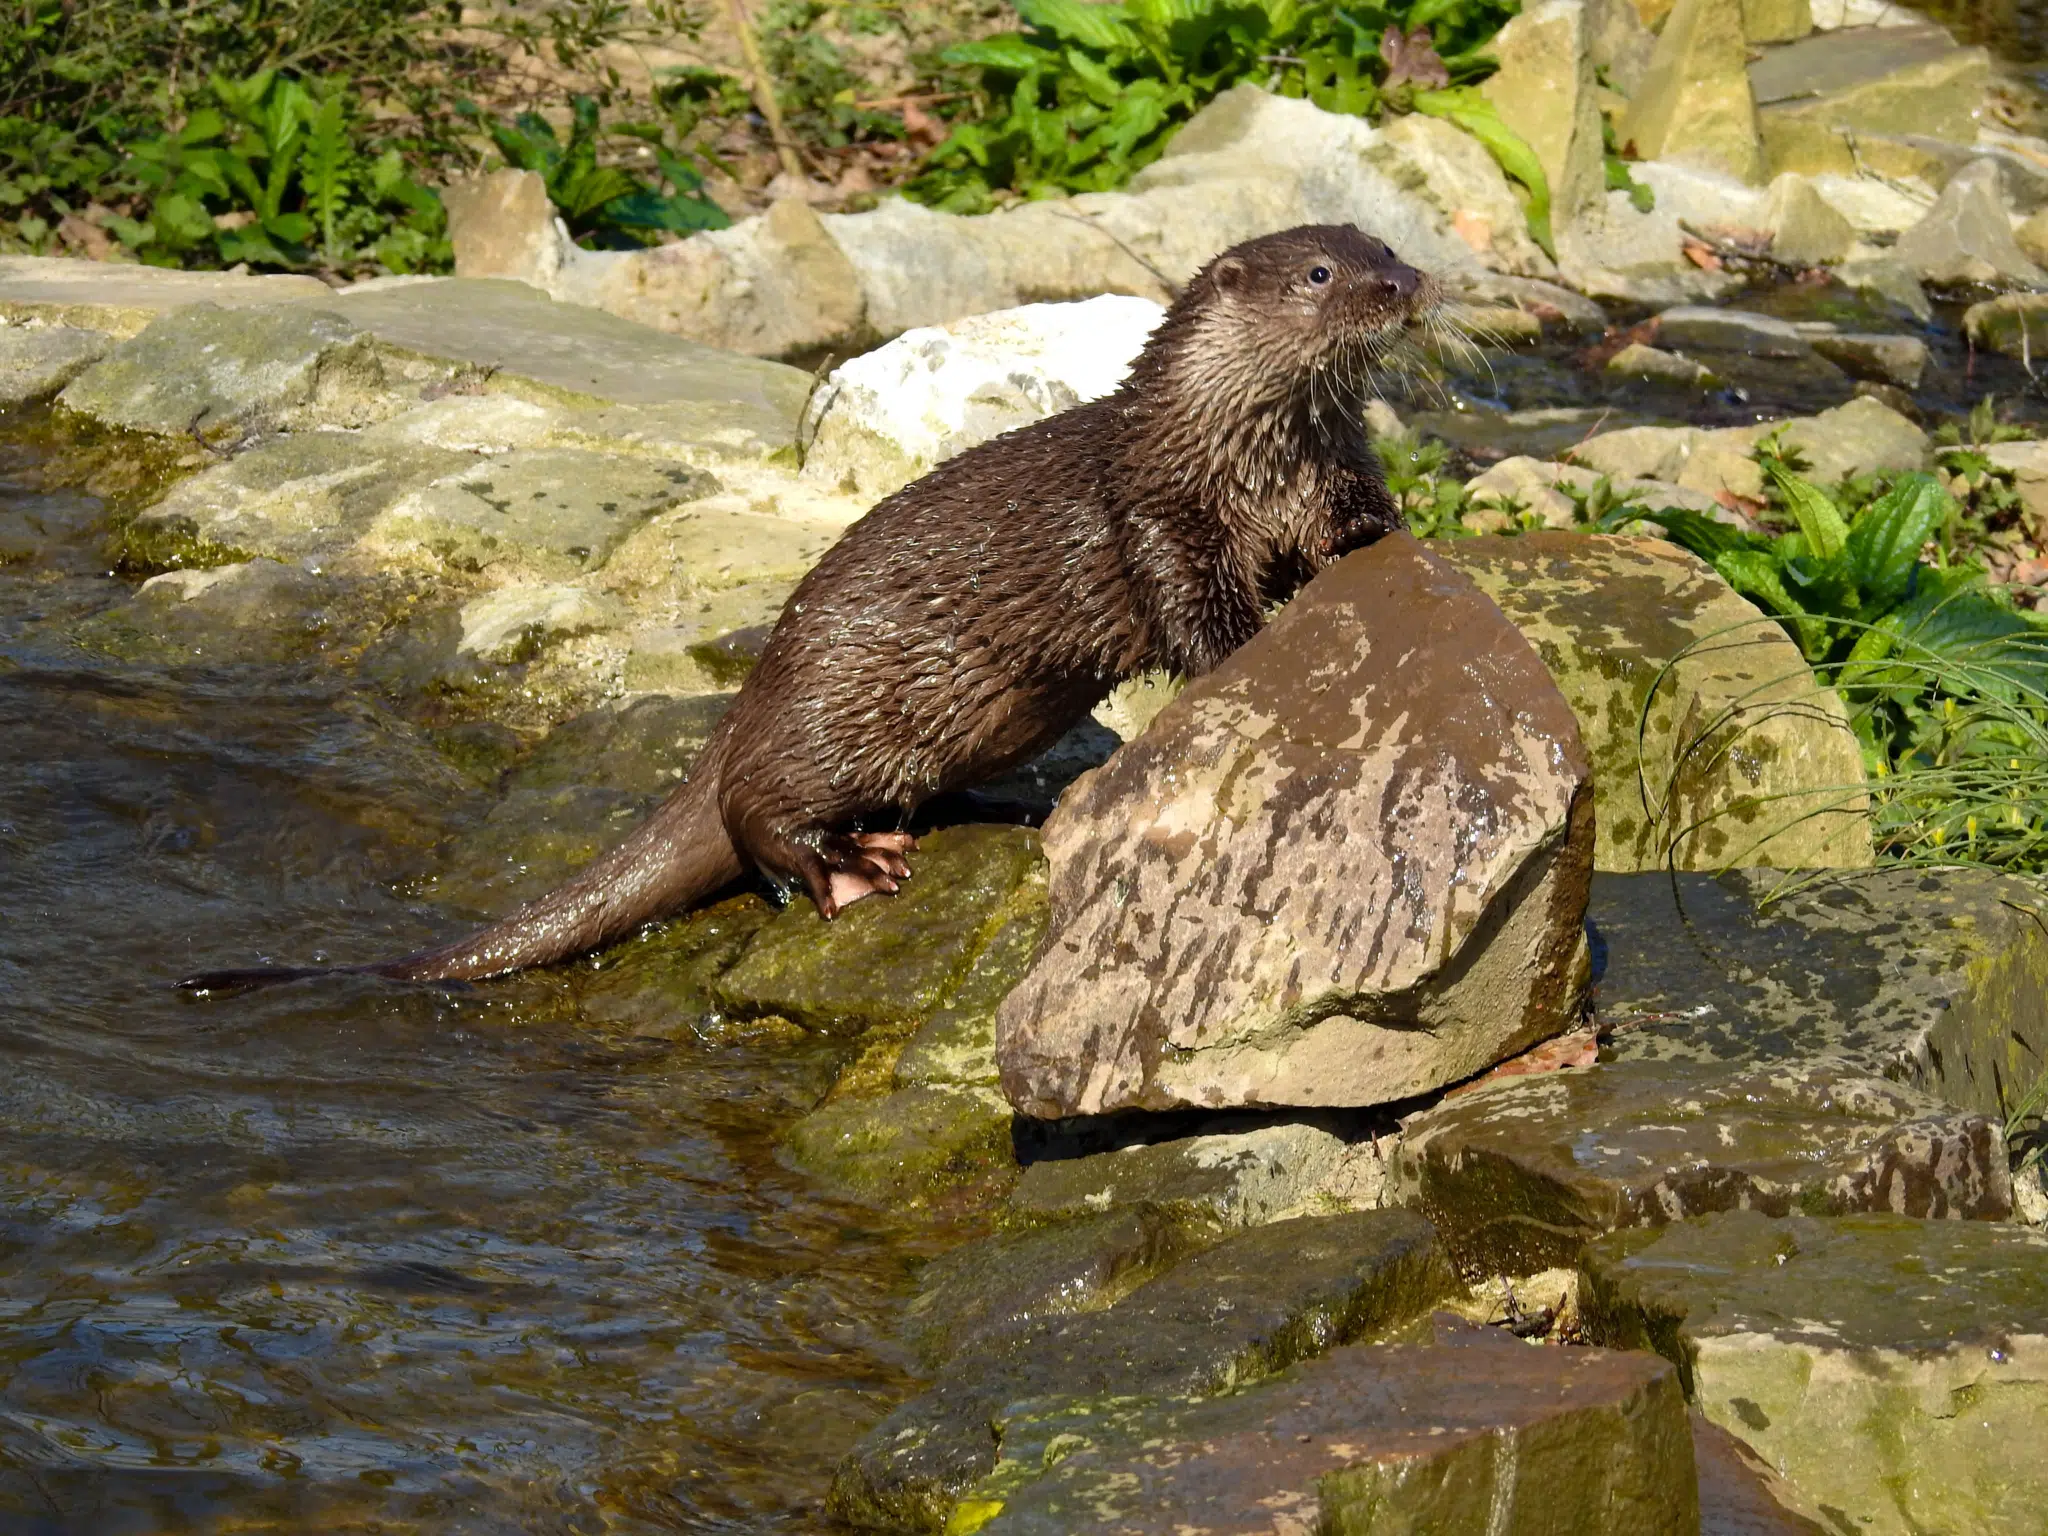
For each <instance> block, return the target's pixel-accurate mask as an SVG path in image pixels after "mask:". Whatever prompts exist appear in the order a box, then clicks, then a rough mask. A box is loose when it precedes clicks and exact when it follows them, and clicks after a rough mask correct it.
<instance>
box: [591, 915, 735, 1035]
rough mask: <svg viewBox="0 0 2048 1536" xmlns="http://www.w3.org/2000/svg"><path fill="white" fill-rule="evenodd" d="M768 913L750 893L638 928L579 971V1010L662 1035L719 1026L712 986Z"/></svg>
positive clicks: (600, 1020)
mask: <svg viewBox="0 0 2048 1536" xmlns="http://www.w3.org/2000/svg"><path fill="white" fill-rule="evenodd" d="M774 916H775V909H774V908H773V907H772V906H770V905H769V904H768V903H767V902H765V901H763V900H762V899H761V898H760V897H759V896H755V895H752V894H751V893H750V894H747V895H744V896H734V897H732V898H730V899H729V900H726V901H721V902H719V903H717V904H716V905H714V906H710V907H706V908H704V909H702V910H701V911H697V912H692V913H690V914H689V915H688V916H686V917H680V918H677V919H675V920H674V921H671V922H666V923H659V924H656V925H654V926H652V927H649V928H646V929H643V930H642V931H641V932H639V933H637V934H635V935H633V936H632V937H631V938H628V939H625V940H623V941H621V942H620V943H618V944H615V945H613V946H612V947H611V948H609V949H607V950H605V951H603V952H602V953H601V954H599V955H597V956H595V957H593V958H592V960H591V961H590V962H589V964H588V965H587V966H586V967H584V968H581V969H579V971H578V972H577V974H576V975H575V978H574V986H575V992H576V1012H577V1015H578V1016H579V1017H581V1018H583V1019H585V1020H587V1021H589V1022H591V1023H594V1024H608V1025H613V1026H619V1027H625V1028H630V1029H632V1030H633V1031H635V1032H636V1033H638V1034H643V1035H656V1036H662V1037H667V1038H673V1037H679V1036H688V1035H698V1036H708V1035H712V1034H714V1033H716V1032H718V1029H719V1025H720V1023H721V1022H722V1021H721V1018H720V1015H719V1011H718V1005H717V1003H716V1001H714V999H713V998H712V995H711V988H712V984H713V983H714V982H715V981H716V980H717V979H718V973H719V972H720V971H722V970H724V969H725V968H726V967H727V966H729V965H731V964H732V962H733V961H734V960H736V959H738V958H739V956H740V954H741V953H742V952H743V951H744V950H745V949H746V946H747V941H748V940H749V939H751V938H752V937H753V936H754V935H755V934H756V933H758V932H760V930H761V927H762V925H763V924H765V923H767V922H769V921H771V920H772V919H773V918H774Z"/></svg>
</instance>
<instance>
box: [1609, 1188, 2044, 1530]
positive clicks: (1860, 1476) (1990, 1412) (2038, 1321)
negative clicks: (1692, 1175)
mask: <svg viewBox="0 0 2048 1536" xmlns="http://www.w3.org/2000/svg"><path fill="white" fill-rule="evenodd" d="M1581 1296H1582V1299H1583V1304H1584V1307H1585V1321H1586V1324H1587V1327H1588V1329H1589V1331H1590V1332H1591V1333H1592V1334H1593V1336H1594V1337H1595V1338H1596V1339H1598V1340H1599V1341H1601V1342H1603V1343H1620V1342H1623V1341H1626V1342H1629V1343H1641V1344H1646V1345H1651V1346H1652V1347H1654V1348H1657V1349H1659V1350H1661V1351H1662V1352H1664V1353H1665V1354H1666V1355H1667V1356H1669V1357H1670V1358H1671V1359H1672V1360H1673V1361H1674V1363H1676V1364H1677V1365H1678V1367H1679V1369H1680V1370H1681V1371H1682V1372H1683V1373H1684V1375H1685V1377H1686V1382H1687V1386H1688V1387H1689V1389H1690V1391H1691V1393H1692V1395H1693V1396H1694V1398H1695V1400H1696V1401H1697V1402H1698V1404H1699V1406H1700V1407H1701V1409H1703V1410H1704V1411H1705V1413H1706V1415H1707V1417H1708V1418H1710V1419H1712V1420H1713V1421H1714V1422H1715V1423H1716V1424H1718V1425H1720V1426H1721V1427H1722V1428H1724V1429H1726V1430H1727V1431H1728V1432H1729V1433H1730V1434H1732V1435H1735V1436H1737V1437H1739V1438H1740V1439H1742V1440H1743V1441H1745V1442H1747V1443H1748V1445H1749V1446H1751V1447H1752V1448H1753V1450H1754V1451H1755V1452H1756V1453H1757V1454H1758V1455H1759V1456H1760V1457H1761V1458H1762V1459H1764V1460H1765V1461H1766V1462H1768V1463H1769V1464H1770V1465H1771V1466H1773V1467H1775V1468H1776V1469H1778V1470H1779V1471H1780V1472H1782V1474H1783V1475H1784V1476H1785V1478H1786V1479H1787V1480H1788V1481H1790V1482H1791V1483H1792V1485H1793V1486H1794V1487H1795V1488H1797V1489H1798V1490H1799V1492H1800V1493H1801V1494H1803V1495H1804V1496H1805V1497H1806V1498H1807V1499H1808V1500H1810V1501H1811V1502H1812V1503H1813V1504H1814V1505H1815V1506H1816V1507H1818V1508H1819V1509H1820V1510H1821V1511H1822V1512H1823V1513H1824V1514H1825V1515H1826V1516H1827V1518H1828V1520H1829V1521H1830V1522H1831V1524H1832V1525H1834V1526H1835V1527H1837V1528H1840V1529H1845V1530H1848V1529H1853V1530H1858V1531H1874V1532H1894V1533H1901V1536H1903V1533H1906V1532H1919V1531H1941V1532H1957V1533H1960V1532H1966V1531H2022V1530H2027V1529H2031V1528H2032V1527H2033V1526H2035V1525H2036V1524H2038V1523H2039V1519H2040V1510H2041V1506H2042V1501H2043V1499H2044V1497H2048V1468H2044V1466H2043V1463H2042V1460H2041V1457H2040V1455H2039V1454H2038V1451H2037V1448H2036V1446H2037V1442H2036V1441H2035V1438H2034V1436H2035V1434H2036V1431H2037V1428H2038V1426H2039V1424H2040V1423H2041V1419H2042V1415H2043V1414H2044V1413H2048V1236H2043V1235H2042V1234H2040V1233H2036V1232H2029V1231H2027V1230H2025V1229H2023V1228H2015V1227H2007V1226H1996V1225H1992V1224H1990V1223H1984V1222H1943V1223H1929V1222H1923V1221H1914V1220H1910V1219H1908V1218H1905V1217H1902V1216H1895V1215H1891V1214H1882V1215H1871V1216H1847V1217H1836V1218H1831V1219H1815V1218H1813V1217H1808V1216H1790V1217H1780V1218H1775V1219H1774V1218H1772V1217H1768V1216H1764V1215H1762V1214H1760V1213H1758V1212H1754V1211H1729V1212H1726V1213H1724V1214H1720V1215H1715V1216H1710V1217H1707V1218H1705V1219H1702V1220H1698V1221H1687V1222H1682V1223H1676V1224H1674V1225H1672V1226H1669V1227H1666V1228H1664V1229H1663V1230H1661V1231H1658V1232H1629V1233H1617V1234H1615V1235H1614V1236H1612V1237H1608V1238H1604V1239H1602V1240H1600V1241H1599V1242H1597V1243H1594V1244H1593V1245H1592V1246H1591V1247H1590V1248H1589V1249H1588V1250H1587V1252H1586V1254H1585V1259H1584V1275H1583V1283H1582V1289H1581Z"/></svg>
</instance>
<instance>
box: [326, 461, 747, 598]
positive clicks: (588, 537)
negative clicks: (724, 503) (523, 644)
mask: <svg viewBox="0 0 2048 1536" xmlns="http://www.w3.org/2000/svg"><path fill="white" fill-rule="evenodd" d="M716 489H717V482H715V481H714V480H712V479H711V477H710V476H709V475H707V474H705V473H704V472H703V471H702V470H695V469H688V468H685V467H684V466H682V465H678V464H657V463H652V462H649V461H644V460H633V459H618V458H607V457H605V456H603V455H600V454H594V453H584V452H581V451H579V450H576V449H570V448H555V449H528V450H521V451H517V452H513V453H509V454H506V455H505V456H504V457H502V458H496V459H487V460H485V461H483V462H481V463H475V464H472V465H470V466H468V467H465V468H463V469H459V470H457V471H456V472H455V473H454V474H452V475H447V476H444V477H442V478H441V479H438V480H435V481H434V482H432V483H431V484H429V485H424V486H421V487H420V488H419V489H417V490H414V491H411V492H408V493H407V494H406V495H404V496H401V497H400V498H399V499H398V500H397V501H395V502H393V503H392V504H391V505H390V506H388V507H386V508H385V509H384V511H383V512H382V513H380V514H379V515H378V517H377V518H376V520H375V521H374V522H373V523H371V525H370V527H369V528H368V530H366V532H365V533H364V536H363V539H362V544H361V547H362V550H363V552H364V553H366V554H369V555H372V556H375V557H377V558H379V559H382V560H398V561H408V562H425V563H427V564H429V565H437V566H445V567H447V568H449V569H452V570H457V571H481V570H489V569H501V570H506V571H520V572H528V573H531V574H533V575H536V576H543V577H558V578H559V577H564V576H573V575H575V574H576V573H578V572H581V571H592V570H596V569H597V568H598V567H599V566H601V565H603V564H604V563H605V561H606V560H608V559H609V558H610V557H611V554H612V552H613V551H614V550H615V549H617V548H618V547H619V545H620V544H622V543H623V542H624V541H625V540H626V538H627V536H628V535H629V534H631V533H632V532H633V530H634V529H635V528H636V527H638V526H639V525H640V523H642V522H643V521H645V520H646V519H647V518H649V517H651V516H653V515H654V514H655V513H657V512H660V511H663V510H665V509H667V508H669V507H673V506H675V505H676V504H677V503H679V502H686V501H694V500H697V499H698V498H700V497H703V496H707V495H709V494H711V493H712V492H713V491H715V490H716Z"/></svg>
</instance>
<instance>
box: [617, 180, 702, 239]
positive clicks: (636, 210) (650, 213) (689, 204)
mask: <svg viewBox="0 0 2048 1536" xmlns="http://www.w3.org/2000/svg"><path fill="white" fill-rule="evenodd" d="M604 221H605V223H607V224H613V225H617V226H618V227H619V228H621V229H665V230H670V231H672V232H674V233H676V234H679V235H687V234H692V233H694V232H696V231H697V230H700V229H724V228H726V227H727V226H728V225H729V224H731V222H732V220H730V219H729V218H727V217H726V215H725V210H724V209H722V208H720V207H719V206H718V204H716V203H714V202H712V201H711V200H710V199H709V198H704V197H688V196H681V197H663V196H662V195H661V194H660V193H659V192H652V191H648V190H646V189H644V188H643V189H642V190H640V191H638V192H634V193H631V194H629V195H628V196H625V197H620V198H615V199H613V200H612V201H611V202H609V203H606V204H605V206H604Z"/></svg>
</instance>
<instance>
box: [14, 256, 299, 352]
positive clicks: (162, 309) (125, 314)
mask: <svg viewBox="0 0 2048 1536" xmlns="http://www.w3.org/2000/svg"><path fill="white" fill-rule="evenodd" d="M333 296H334V295H333V291H332V290H331V289H329V288H328V286H327V285H326V284H325V283H323V282H321V281H320V279H319V278H317V277H301V276H298V275H296V274H291V275H275V276H249V275H246V274H235V273H229V272H179V271H175V270H173V269H171V268H169V267H145V266H141V265H136V264H129V263H125V262H109V261H78V260H74V259H72V258H69V257H64V256H0V318H5V319H9V320H21V319H27V318H30V317H35V318H40V319H43V320H47V321H51V322H54V323H56V324H59V325H75V326H80V327H82V328H84V329H86V330H91V331H103V332H105V333H107V334H108V335H111V336H117V337H127V336H133V335H135V334H136V333H137V332H139V331H141V330H142V329H143V327H145V326H147V325H148V324H149V323H150V321H152V320H154V319H155V318H156V317H157V316H158V315H161V314H164V313H166V312H168V311H170V310H173V309H181V308H183V307H184V306H185V305H187V304H201V303H204V304H218V305H220V306H221V307H222V308H223V309H240V308H243V307H245V306H248V305H252V304H280V303H284V302H286V301H287V300H292V299H314V300H326V299H331V298H332V297H333Z"/></svg>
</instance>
